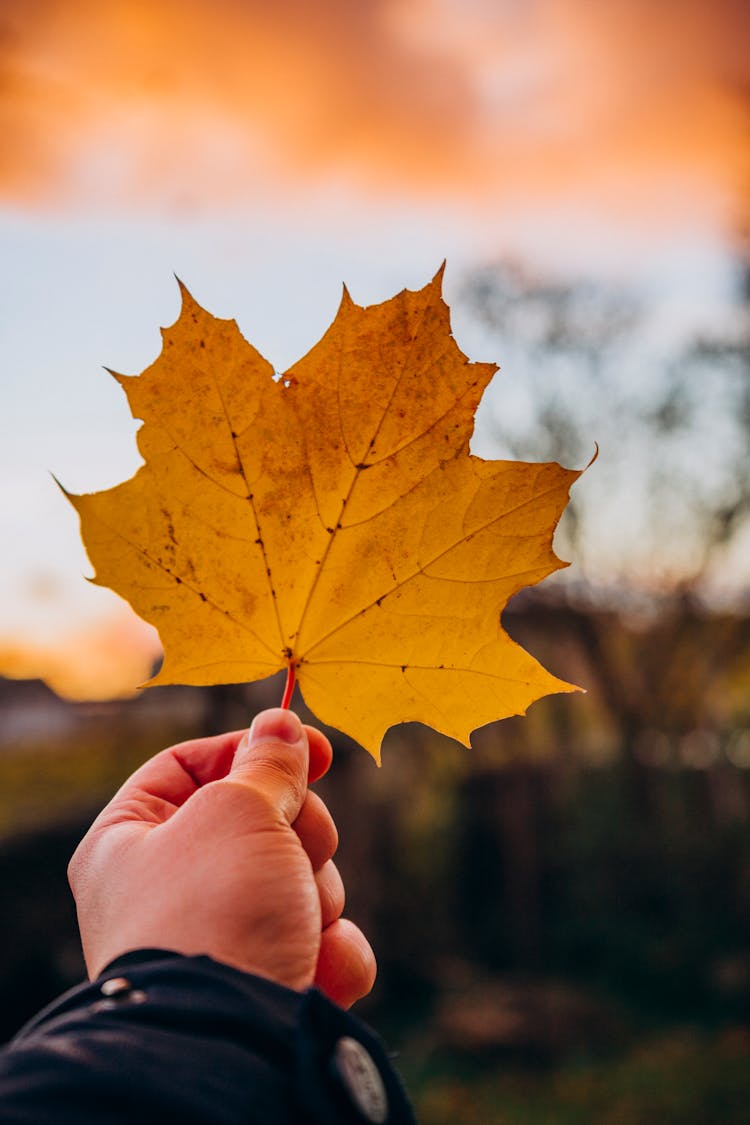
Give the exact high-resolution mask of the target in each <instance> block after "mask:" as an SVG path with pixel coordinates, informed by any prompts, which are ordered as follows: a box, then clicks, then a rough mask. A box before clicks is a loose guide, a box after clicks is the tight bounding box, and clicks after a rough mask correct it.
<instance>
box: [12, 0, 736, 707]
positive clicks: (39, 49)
mask: <svg viewBox="0 0 750 1125" xmlns="http://www.w3.org/2000/svg"><path fill="white" fill-rule="evenodd" d="M749 24H750V9H748V7H747V5H746V4H744V3H743V2H742V0H711V2H708V0H664V2H662V3H660V4H658V5H657V4H654V3H653V2H652V0H651V2H647V0H608V3H606V4H599V5H597V4H594V3H591V2H590V0H504V2H499V0H363V2H361V3H351V2H350V0H310V2H303V0H277V2H276V3H274V4H268V3H267V2H263V3H261V2H260V0H213V2H212V3H210V4H209V3H206V2H205V0H179V3H178V0H150V2H146V0H143V2H140V0H110V2H109V3H107V4H101V3H99V2H97V0H3V3H2V4H1V5H0V136H2V137H3V145H2V152H1V153H0V344H1V345H2V356H3V361H2V381H1V384H0V410H1V411H2V414H1V416H2V420H3V440H2V448H1V449H0V529H1V530H0V535H1V537H2V542H3V551H2V554H1V557H0V589H2V597H1V598H0V673H2V672H6V673H13V674H16V675H36V674H40V673H43V674H46V675H47V676H48V677H49V678H50V679H51V682H53V683H54V684H55V685H56V686H58V687H59V688H60V689H61V690H66V691H69V692H73V693H76V692H78V693H83V694H87V695H90V694H97V693H98V694H101V695H108V694H111V693H112V692H115V691H119V690H125V689H126V688H127V687H129V686H132V685H134V684H135V683H136V682H138V681H139V680H140V679H142V678H143V670H144V669H145V668H146V667H147V666H148V664H149V662H150V661H151V660H152V659H153V658H154V655H155V653H156V652H157V651H158V646H157V642H156V639H155V637H154V635H153V633H152V632H151V631H150V630H149V629H147V628H146V627H142V626H141V625H139V623H138V622H137V621H134V619H133V616H132V614H131V613H130V611H129V610H127V608H126V607H125V606H124V605H123V603H121V602H120V601H119V599H117V598H116V597H115V596H114V595H112V594H110V593H109V592H107V591H104V590H101V589H97V588H94V587H92V586H91V585H89V584H88V583H86V582H85V581H84V578H83V576H84V575H86V574H90V573H91V570H90V567H89V564H88V562H87V560H86V558H85V555H84V553H83V550H82V547H81V546H80V541H79V538H78V531H77V526H76V520H75V517H74V514H73V512H72V510H71V509H70V508H69V507H68V505H67V503H66V502H65V500H64V498H63V496H62V495H61V493H60V492H59V490H58V489H57V487H56V485H55V483H54V481H53V479H52V476H51V474H52V473H54V475H55V477H57V478H58V479H59V480H60V481H61V482H62V483H63V484H64V486H65V487H66V488H68V489H70V490H72V491H93V490H94V489H98V488H103V487H108V486H110V485H112V484H114V483H116V482H118V481H120V480H122V479H124V478H125V477H127V476H129V475H130V474H131V473H132V472H133V471H134V470H135V468H136V467H137V465H138V457H137V454H136V451H135V443H134V432H135V424H134V423H133V421H132V419H131V418H130V416H129V414H128V411H127V408H126V405H125V400H124V396H123V395H122V392H121V390H120V389H119V387H118V386H117V385H116V384H115V383H114V381H113V380H112V379H110V378H109V376H108V375H107V374H106V373H105V372H104V370H103V367H104V365H106V366H109V367H112V368H114V369H116V370H119V371H123V372H125V373H136V372H138V371H140V370H142V369H143V368H144V367H145V366H146V365H147V364H148V363H150V362H151V361H152V360H153V359H154V358H155V356H156V354H157V352H158V350H159V346H160V338H159V328H160V326H162V325H166V324H169V323H171V322H172V321H173V320H174V319H175V317H176V315H177V311H178V303H179V302H178V290H177V285H176V283H175V280H174V274H177V275H178V276H179V277H180V278H181V279H182V280H183V281H184V282H185V283H186V284H187V285H188V287H189V288H190V289H191V290H192V292H193V293H194V295H195V296H196V297H197V298H198V300H200V301H201V303H202V304H204V305H205V306H206V307H207V308H209V309H210V311H212V312H213V313H215V314H216V315H219V316H230V317H231V316H233V317H235V318H236V319H237V320H238V322H239V324H240V327H241V328H242V330H243V332H244V333H245V335H246V336H248V338H250V339H251V340H252V342H253V343H254V344H255V345H256V346H257V347H258V348H259V349H260V350H261V352H262V353H263V354H264V355H266V356H267V358H268V359H270V360H271V362H272V363H273V365H274V366H275V367H276V369H277V370H283V369H284V368H285V367H286V366H288V365H289V364H291V363H292V362H294V361H295V360H296V359H297V358H299V357H300V356H301V355H302V354H304V353H305V352H306V351H307V350H308V348H309V347H310V346H311V345H312V344H313V343H314V342H315V341H316V340H317V339H318V338H319V337H320V335H321V334H322V332H323V331H324V330H325V328H326V327H327V325H328V324H329V323H330V320H331V319H332V317H333V315H334V313H335V311H336V307H337V305H338V302H339V299H340V294H341V285H342V282H346V284H347V286H348V287H349V289H350V291H351V293H352V296H353V297H354V299H355V300H356V301H358V302H359V303H361V304H369V303H372V302H374V301H380V300H383V299H385V298H387V297H389V296H391V295H393V293H395V292H397V291H398V290H399V289H401V288H403V287H404V286H407V287H409V288H418V287H420V286H422V285H423V284H425V283H426V281H427V280H428V279H429V278H430V277H431V276H432V275H433V273H434V272H435V270H436V269H437V267H438V266H439V264H440V262H441V261H442V260H443V259H444V258H445V259H447V263H448V264H447V270H446V282H445V293H446V298H447V299H448V301H449V303H450V304H453V305H454V307H455V309H456V313H455V316H454V331H455V333H456V336H457V339H458V341H459V344H460V345H461V346H462V347H463V348H464V350H465V351H466V352H467V353H468V354H470V356H471V358H472V359H476V360H493V361H496V362H498V363H499V364H500V365H501V368H502V374H501V376H500V377H499V378H498V381H496V383H495V384H493V387H492V388H491V391H490V392H488V394H490V395H491V396H492V403H491V405H492V408H493V409H497V410H500V411H503V410H505V411H510V412H511V413H512V409H513V403H514V401H515V399H514V391H513V388H514V380H515V381H516V386H517V385H518V383H519V382H520V380H521V379H522V378H523V371H522V365H521V364H520V363H519V364H518V365H517V367H516V369H515V370H514V369H510V370H509V369H508V368H507V365H506V364H505V363H504V356H503V354H502V350H503V349H502V347H500V354H498V350H497V349H498V341H497V340H492V341H490V340H489V339H488V338H487V337H486V336H484V335H483V334H482V333H481V332H480V331H479V330H478V329H477V326H476V324H474V323H473V322H472V321H471V319H470V318H468V317H467V316H466V315H465V313H464V312H462V310H461V307H460V294H461V291H462V284H463V279H464V278H465V276H466V275H467V273H468V272H470V271H472V270H474V269H477V268H480V267H482V266H485V265H486V264H488V263H491V262H493V261H496V260H499V259H503V258H507V257H508V256H515V257H519V258H522V259H523V260H524V261H528V262H530V263H532V264H533V265H534V266H535V267H536V268H538V269H540V270H543V271H551V272H552V273H554V274H556V275H558V276H563V277H564V276H571V277H577V276H583V275H586V276H594V277H597V278H605V279H608V280H614V281H616V282H617V283H618V284H619V283H622V284H627V285H629V286H633V287H635V288H636V289H637V290H638V291H639V292H640V293H641V294H642V295H643V296H644V299H646V300H648V301H650V302H653V303H655V304H656V305H658V307H659V309H661V310H662V312H663V316H662V321H663V323H664V325H666V327H665V329H664V331H665V332H677V333H679V332H683V333H686V334H687V333H689V332H690V331H697V330H698V329H700V328H702V327H704V326H705V325H707V324H710V323H712V322H713V321H714V320H715V319H719V320H720V319H721V317H722V316H724V315H726V310H727V308H728V303H729V301H730V292H731V285H732V280H733V277H734V272H733V270H734V263H735V261H736V258H737V255H738V253H739V251H740V249H741V247H742V240H743V238H745V237H746V235H747V233H748V227H749V219H750V216H749V215H748V199H750V160H749V158H748V153H750V145H749V144H748V139H749V133H750V111H749V108H748V106H749V100H748V98H749V95H748V90H750V81H749V80H750V58H749V56H748V52H747V50H746V44H747V42H748V33H750V26H748V25H749ZM500 343H501V342H500ZM490 349H493V350H490ZM509 354H512V351H511V350H510V349H509ZM516 397H517V396H516ZM596 438H597V435H592V440H591V446H592V448H593V443H594V441H595V440H596ZM477 439H478V440H480V439H481V434H479V433H478V435H477ZM490 446H491V442H490V441H489V439H486V440H485V444H484V446H483V447H482V448H481V449H478V450H477V451H478V452H482V453H483V454H484V455H485V456H491V455H492V452H493V451H492V449H491V448H490ZM605 454H606V451H605ZM586 459H588V458H586ZM634 475H637V474H634ZM585 479H586V478H585V477H584V480H583V482H582V484H581V485H580V486H579V487H585ZM623 523H625V524H626V523H627V521H623V520H622V519H618V518H613V515H612V513H611V512H604V511H603V512H602V522H601V529H600V533H599V537H598V538H599V541H600V543H602V544H603V543H605V541H607V542H609V541H611V537H612V536H615V537H616V536H617V534H618V531H619V533H620V534H622V532H623ZM631 538H632V537H631ZM618 550H619V548H618ZM589 557H593V558H594V559H595V558H596V550H594V551H593V552H592V551H589ZM603 557H604V555H602V558H603ZM574 561H575V560H574Z"/></svg>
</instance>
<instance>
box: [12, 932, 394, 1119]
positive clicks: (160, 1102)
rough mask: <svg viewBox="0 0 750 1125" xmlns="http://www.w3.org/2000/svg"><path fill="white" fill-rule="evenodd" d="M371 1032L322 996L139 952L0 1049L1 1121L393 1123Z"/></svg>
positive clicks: (206, 964)
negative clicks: (3, 1048)
mask: <svg viewBox="0 0 750 1125" xmlns="http://www.w3.org/2000/svg"><path fill="white" fill-rule="evenodd" d="M413 1121H414V1118H413V1115H412V1112H411V1110H410V1108H409V1105H408V1102H407V1100H406V1097H405V1094H404V1092H403V1089H402V1087H401V1084H400V1082H399V1079H398V1077H397V1075H396V1073H395V1071H394V1070H393V1068H392V1067H391V1065H390V1063H389V1061H388V1058H387V1056H386V1054H385V1051H384V1050H383V1047H382V1045H381V1043H380V1041H379V1040H378V1039H377V1037H376V1036H375V1035H374V1034H373V1032H371V1031H370V1030H369V1029H368V1028H366V1027H365V1026H364V1025H363V1024H362V1023H360V1022H359V1021H358V1020H357V1019H355V1018H354V1017H353V1016H351V1015H349V1014H347V1013H346V1012H343V1011H342V1010H341V1009H340V1008H338V1007H336V1005H334V1004H332V1003H331V1002H330V1001H328V1000H327V999H326V998H325V997H324V996H323V995H322V994H321V993H320V992H318V991H316V990H315V989H310V990H309V991H307V992H302V993H301V992H294V991H292V990H291V989H287V988H283V987H282V986H281V985H277V984H274V983H273V982H272V981H268V980H265V979H263V978H261V977H256V976H250V975H248V974H245V973H242V972H239V971H238V970H236V969H232V968H230V967H229V966H227V965H223V964H219V963H218V962H216V961H213V960H211V959H210V958H209V957H181V956H179V955H177V954H171V953H166V952H162V951H158V950H142V951H139V952H137V953H131V954H128V955H126V956H125V957H122V958H119V959H118V960H117V961H115V962H113V964H112V965H110V966H109V967H108V968H107V969H106V970H105V971H104V972H103V973H102V975H101V976H100V977H99V979H98V980H96V981H94V982H93V983H92V984H86V985H82V986H81V987H79V988H76V989H74V990H73V991H72V992H69V993H67V994H66V995H64V996H62V997H61V998H60V999H59V1000H57V1001H56V1002H55V1003H54V1004H52V1005H51V1006H50V1007H48V1008H46V1009H45V1010H44V1011H43V1012H41V1013H40V1014H39V1015H38V1016H36V1018H35V1019H34V1020H32V1022H31V1023H29V1024H28V1025H27V1026H26V1027H25V1028H24V1029H23V1030H22V1031H21V1032H20V1033H19V1034H18V1035H17V1036H16V1038H15V1039H14V1040H13V1041H12V1042H11V1043H10V1044H9V1045H8V1046H7V1047H6V1048H5V1050H4V1051H2V1052H0V1122H2V1123H3V1125H21V1123H23V1125H47V1123H50V1125H63V1123H64V1125H90V1123H94V1122H96V1123H97V1125H103V1123H107V1125H110V1123H111V1125H119V1123H123V1125H125V1122H127V1125H133V1123H135V1125H149V1123H150V1122H159V1123H164V1122H179V1123H180V1125H198V1123H201V1125H207V1123H210V1125H239V1123H240V1122H242V1123H247V1122H253V1123H255V1122H261V1123H266V1122H268V1123H276V1122H279V1123H281V1125H284V1123H287V1122H289V1123H290V1125H291V1123H292V1122H294V1123H305V1125H307V1123H310V1125H312V1123H315V1125H318V1123H320V1125H323V1123H325V1125H362V1123H363V1122H370V1123H372V1122H376V1123H379V1125H402V1123H408V1122H413Z"/></svg>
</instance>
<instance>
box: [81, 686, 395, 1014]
mask: <svg viewBox="0 0 750 1125" xmlns="http://www.w3.org/2000/svg"><path fill="white" fill-rule="evenodd" d="M331 758H332V750H331V745H330V743H329V741H328V739H327V738H325V736H324V735H322V734H321V733H320V732H319V731H317V730H315V729H314V728H312V727H305V726H303V725H302V724H301V723H300V721H299V719H298V718H297V716H296V715H295V714H294V713H293V712H291V711H283V710H281V709H280V708H275V709H271V710H268V711H263V712H261V713H260V714H259V715H258V716H257V717H256V718H255V720H254V721H253V724H252V726H251V728H250V731H249V732H243V731H235V732H233V733H232V734H225V735H219V736H217V737H215V738H202V739H196V740H195V741H192V742H183V743H181V744H179V745H178V746H172V747H170V749H168V750H164V751H162V752H161V753H160V754H157V755H156V757H154V758H152V759H151V761H149V762H147V763H146V764H145V765H144V766H142V767H141V768H140V769H139V770H137V771H136V773H134V774H133V776H132V777H131V778H130V779H129V780H128V781H126V782H125V784H124V785H123V786H122V788H121V789H120V790H119V792H118V793H117V794H116V795H115V796H114V798H113V799H112V801H111V802H110V803H109V804H108V805H107V807H106V808H105V809H104V810H103V812H101V813H100V815H99V816H98V817H97V819H96V820H95V821H94V823H93V824H92V826H91V828H90V829H89V831H88V832H87V833H86V835H85V837H84V838H83V840H82V841H81V843H80V844H79V845H78V848H77V849H76V851H75V854H74V855H73V858H72V859H71V861H70V866H69V869H68V876H69V879H70V885H71V888H72V890H73V895H74V897H75V900H76V906H77V909H78V923H79V927H80V931H81V941H82V944H83V952H84V957H85V959H86V966H87V969H88V971H89V975H90V976H91V977H92V978H93V977H95V976H97V975H98V974H99V972H101V970H102V969H103V968H104V966H105V965H107V964H108V963H109V962H110V961H112V960H113V959H114V958H115V957H118V956H119V955H121V954H123V953H126V952H129V951H130V950H134V949H145V948H158V949H170V950H174V951H175V952H178V953H183V954H186V955H188V956H190V955H194V954H208V955H209V956H210V957H213V958H214V959H215V960H217V961H223V962H224V963H225V964H228V965H233V966H234V967H235V968H238V969H241V970H243V971H245V972H249V973H257V974H259V975H260V976H264V977H268V978H270V979H271V980H275V981H277V982H278V983H280V984H283V985H286V986H287V987H289V988H294V989H303V988H306V987H308V986H309V985H311V984H313V983H314V984H316V985H317V986H318V987H319V988H320V989H321V990H322V991H323V992H325V993H326V994H327V995H328V996H329V997H330V998H331V999H332V1000H334V1001H335V1002H336V1003H338V1004H340V1005H342V1006H343V1007H349V1005H351V1004H353V1003H354V1001H355V1000H357V999H359V998H360V997H361V996H364V995H366V994H367V993H368V992H369V991H370V989H371V988H372V985H373V983H374V980H375V971H376V970H375V958H374V955H373V952H372V950H371V948H370V946H369V944H368V942H367V940H366V938H365V937H364V935H363V934H362V932H361V931H360V930H359V929H357V927H356V926H354V925H353V924H352V923H351V922H348V921H346V920H345V919H342V918H341V913H342V910H343V907H344V887H343V883H342V881H341V877H340V875H339V873H338V870H337V868H336V866H335V864H334V863H333V861H332V858H331V857H332V856H333V854H334V852H335V850H336V846H337V843H338V836H337V832H336V827H335V825H334V823H333V820H332V818H331V815H330V813H329V812H328V809H327V808H326V806H325V805H324V803H323V801H322V800H321V799H320V798H319V797H318V796H317V794H315V793H312V792H310V791H309V790H308V788H307V786H308V782H312V781H315V780H317V779H318V778H319V777H321V776H322V775H323V774H324V773H325V772H326V770H327V769H328V767H329V766H330V764H331Z"/></svg>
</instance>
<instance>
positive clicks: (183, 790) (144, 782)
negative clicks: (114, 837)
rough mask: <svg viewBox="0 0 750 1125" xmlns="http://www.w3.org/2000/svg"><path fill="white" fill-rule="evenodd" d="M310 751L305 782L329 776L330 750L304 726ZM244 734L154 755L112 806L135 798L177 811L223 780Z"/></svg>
mask: <svg viewBox="0 0 750 1125" xmlns="http://www.w3.org/2000/svg"><path fill="white" fill-rule="evenodd" d="M305 731H306V732H307V737H308V743H309V747H310V768H309V776H308V781H310V782H313V781H317V780H318V779H319V778H321V777H323V775H324V774H325V773H327V772H328V770H329V768H330V765H331V762H332V760H333V749H332V747H331V743H330V742H329V740H328V739H327V738H326V736H325V735H324V734H323V733H322V732H321V731H319V730H317V728H315V727H311V726H307V725H305ZM245 733H246V731H245V730H234V731H228V732H227V733H226V734H217V735H211V736H209V737H207V738H193V739H189V740H188V741H186V742H179V743H177V745H176V746H170V747H169V748H168V749H166V750H162V751H161V753H159V754H156V755H155V756H154V757H153V758H151V759H150V760H149V761H148V762H145V763H144V765H142V766H141V767H140V768H139V769H137V770H136V771H135V773H134V774H132V775H131V777H129V778H128V780H127V781H126V782H125V783H124V785H122V786H121V787H120V789H119V790H118V792H117V793H116V795H115V797H114V798H113V802H112V803H113V804H114V803H115V802H118V803H119V802H120V801H123V800H129V799H131V798H133V797H136V796H137V795H138V794H141V795H148V796H149V797H152V798H153V797H155V798H157V799H158V800H160V801H166V802H167V803H168V804H170V805H173V806H175V807H176V808H179V807H180V805H184V804H185V802H186V801H187V800H188V798H189V797H192V795H193V793H195V791H196V790H197V789H200V788H201V786H203V785H208V784H209V782H211V781H219V780H220V779H221V778H222V777H226V776H227V774H228V773H229V770H230V769H231V766H232V762H233V760H234V756H235V753H236V751H237V746H238V745H239V743H240V740H241V739H242V737H243V735H244V734H245Z"/></svg>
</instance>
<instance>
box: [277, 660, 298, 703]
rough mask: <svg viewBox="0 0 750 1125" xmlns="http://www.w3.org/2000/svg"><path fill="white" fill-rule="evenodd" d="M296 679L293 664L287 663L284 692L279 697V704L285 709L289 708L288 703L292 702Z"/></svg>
mask: <svg viewBox="0 0 750 1125" xmlns="http://www.w3.org/2000/svg"><path fill="white" fill-rule="evenodd" d="M296 681H297V675H296V672H295V669H294V664H289V666H288V667H287V670H286V684H285V685H284V694H283V696H282V699H281V706H282V707H283V708H284V710H285V711H288V710H289V704H290V703H291V702H292V696H293V695H294V685H295V683H296Z"/></svg>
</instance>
